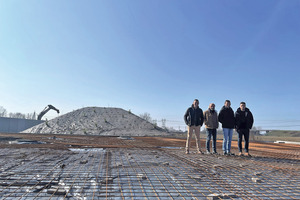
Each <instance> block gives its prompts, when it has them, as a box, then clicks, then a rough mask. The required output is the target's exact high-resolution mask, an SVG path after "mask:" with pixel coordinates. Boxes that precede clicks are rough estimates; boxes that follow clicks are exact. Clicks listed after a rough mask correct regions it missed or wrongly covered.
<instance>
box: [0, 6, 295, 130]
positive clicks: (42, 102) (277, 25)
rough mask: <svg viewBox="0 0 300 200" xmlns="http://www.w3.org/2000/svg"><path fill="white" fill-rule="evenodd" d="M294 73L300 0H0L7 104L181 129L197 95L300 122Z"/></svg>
mask: <svg viewBox="0 0 300 200" xmlns="http://www.w3.org/2000/svg"><path fill="white" fill-rule="evenodd" d="M299 73H300V1H299V0H288V1H286V0H282V1H277V0H272V1H261V0H254V1H248V0H234V1H233V0H226V1H223V0H216V1H206V0H195V1H194V0H188V1H184V0H180V1H178V0H163V1H161V0H151V1H143V0H89V1H82V0H63V1H61V0H42V1H41V0H26V1H23V0H9V1H6V0H0V81H1V83H0V106H3V107H4V108H5V109H6V110H7V111H8V112H21V113H32V112H34V111H36V112H37V113H39V112H40V111H42V110H43V109H44V107H45V106H46V105H48V104H52V105H54V106H55V107H57V108H58V109H60V110H61V114H66V113H68V112H71V111H73V110H76V109H79V108H82V107H86V106H99V107H119V108H123V109H125V110H129V109H130V110H131V111H132V112H133V113H134V114H137V115H139V114H142V113H145V112H147V113H150V115H151V117H152V118H153V119H157V120H158V121H160V120H161V119H162V118H164V119H166V120H167V121H166V125H167V126H172V127H174V128H176V129H178V128H179V127H181V129H184V122H183V115H184V113H185V111H186V109H187V108H188V107H189V106H190V105H191V104H192V102H193V100H194V99H195V98H198V99H199V101H200V107H201V108H202V109H203V110H206V109H207V108H208V105H209V103H212V102H213V103H215V104H216V109H217V110H218V111H219V110H220V108H221V107H222V106H223V104H224V101H225V100H226V99H229V100H231V102H232V108H233V109H234V110H236V109H237V108H238V106H239V103H240V102H241V101H245V102H246V104H247V107H248V108H249V109H250V110H251V111H252V113H253V115H254V119H255V124H254V126H258V127H262V128H263V129H288V130H299V129H300V109H299V105H298V103H299V102H300V93H299V89H300V79H299ZM47 116H48V118H54V117H57V116H58V115H57V114H56V112H55V111H49V112H48V114H47V115H46V116H45V117H46V118H47Z"/></svg>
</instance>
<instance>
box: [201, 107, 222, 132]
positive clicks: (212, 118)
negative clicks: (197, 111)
mask: <svg viewBox="0 0 300 200" xmlns="http://www.w3.org/2000/svg"><path fill="white" fill-rule="evenodd" d="M203 116H204V124H205V128H208V129H217V128H219V122H218V113H217V111H215V112H213V113H211V112H210V110H209V109H208V110H206V111H204V112H203Z"/></svg>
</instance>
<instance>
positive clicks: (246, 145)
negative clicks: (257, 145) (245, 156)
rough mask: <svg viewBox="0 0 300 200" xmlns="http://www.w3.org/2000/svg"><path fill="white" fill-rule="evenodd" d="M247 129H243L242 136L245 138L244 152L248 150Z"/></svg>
mask: <svg viewBox="0 0 300 200" xmlns="http://www.w3.org/2000/svg"><path fill="white" fill-rule="evenodd" d="M249 135H250V134H249V129H244V138H245V152H246V153H248V152H249Z"/></svg>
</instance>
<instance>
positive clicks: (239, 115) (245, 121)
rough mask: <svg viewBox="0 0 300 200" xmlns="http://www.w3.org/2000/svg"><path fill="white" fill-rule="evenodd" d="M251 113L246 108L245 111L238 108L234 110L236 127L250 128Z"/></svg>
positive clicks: (251, 124)
mask: <svg viewBox="0 0 300 200" xmlns="http://www.w3.org/2000/svg"><path fill="white" fill-rule="evenodd" d="M253 122H254V119H253V115H252V113H251V111H250V110H249V109H248V108H245V111H244V112H243V111H241V109H240V108H238V109H237V111H236V112H235V126H236V129H237V130H239V129H251V128H252V126H253Z"/></svg>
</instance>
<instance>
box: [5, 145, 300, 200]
mask: <svg viewBox="0 0 300 200" xmlns="http://www.w3.org/2000/svg"><path fill="white" fill-rule="evenodd" d="M111 142H113V140H111ZM121 143H124V146H126V147H127V148H106V149H103V148H84V149H82V148H73V149H72V148H69V149H67V150H54V149H47V148H42V149H41V148H40V149H37V148H20V149H16V148H9V149H8V148H4V149H0V161H1V162H0V199H55V200H56V199H74V200H75V199H120V200H123V199H151V200H152V199H162V200H164V199H166V200H167V199H176V200H177V199H189V200H190V199H235V200H238V199H300V186H299V185H300V184H299V183H300V176H299V174H300V172H299V160H298V159H288V156H287V158H281V156H282V155H280V158H274V157H261V156H254V157H237V156H221V155H205V154H196V153H192V154H190V155H186V154H184V151H183V150H182V149H180V148H159V147H155V146H154V145H149V144H147V143H143V142H141V141H139V142H137V143H136V144H137V145H135V143H134V141H130V145H128V144H129V143H127V142H126V141H121ZM108 145H109V144H108ZM129 147H130V148H129Z"/></svg>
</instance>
